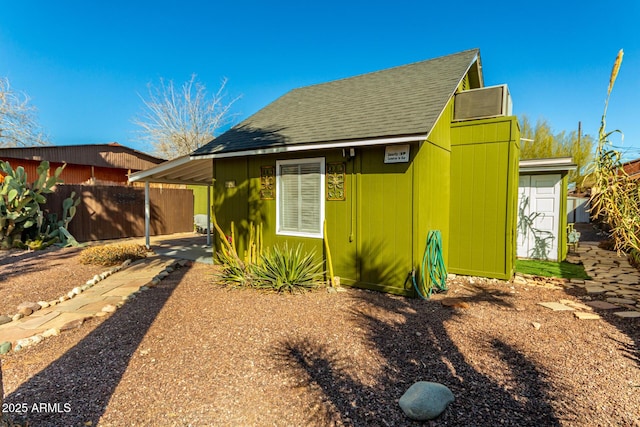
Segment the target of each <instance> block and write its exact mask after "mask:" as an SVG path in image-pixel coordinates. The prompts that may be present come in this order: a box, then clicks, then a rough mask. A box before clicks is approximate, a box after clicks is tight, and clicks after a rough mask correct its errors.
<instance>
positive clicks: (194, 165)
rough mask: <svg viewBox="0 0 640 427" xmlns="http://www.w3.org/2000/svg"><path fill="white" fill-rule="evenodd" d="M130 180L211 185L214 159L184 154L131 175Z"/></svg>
mask: <svg viewBox="0 0 640 427" xmlns="http://www.w3.org/2000/svg"><path fill="white" fill-rule="evenodd" d="M129 182H157V183H165V184H185V185H211V184H212V183H213V160H212V159H198V158H193V157H191V156H188V155H187V156H182V157H178V158H177V159H174V160H169V161H167V162H164V163H161V164H159V165H158V166H155V167H152V168H151V169H147V170H143V171H140V172H135V173H132V174H131V175H129Z"/></svg>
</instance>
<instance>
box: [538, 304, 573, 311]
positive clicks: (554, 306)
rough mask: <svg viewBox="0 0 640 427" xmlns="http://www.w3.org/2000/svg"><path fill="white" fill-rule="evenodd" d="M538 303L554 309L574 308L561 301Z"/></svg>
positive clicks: (567, 309) (568, 309) (571, 309)
mask: <svg viewBox="0 0 640 427" xmlns="http://www.w3.org/2000/svg"><path fill="white" fill-rule="evenodd" d="M538 305H541V306H543V307H546V308H550V309H551V310H553V311H573V310H574V309H573V308H571V307H569V306H568V305H564V304H560V303H559V302H539V303H538Z"/></svg>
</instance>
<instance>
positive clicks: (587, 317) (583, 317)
mask: <svg viewBox="0 0 640 427" xmlns="http://www.w3.org/2000/svg"><path fill="white" fill-rule="evenodd" d="M573 315H574V316H576V317H577V318H578V319H580V320H596V319H599V318H600V316H598V315H597V314H596V313H585V312H584V311H574V312H573Z"/></svg>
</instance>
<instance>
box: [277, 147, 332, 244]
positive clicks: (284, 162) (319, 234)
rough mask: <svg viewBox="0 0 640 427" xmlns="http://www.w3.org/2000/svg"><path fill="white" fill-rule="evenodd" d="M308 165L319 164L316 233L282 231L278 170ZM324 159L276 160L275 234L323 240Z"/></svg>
mask: <svg viewBox="0 0 640 427" xmlns="http://www.w3.org/2000/svg"><path fill="white" fill-rule="evenodd" d="M308 163H320V215H319V216H318V218H319V223H318V230H319V231H318V232H317V233H308V232H303V231H291V230H282V226H281V223H280V220H281V212H280V201H281V199H280V198H281V197H282V196H281V195H282V193H283V192H282V188H281V185H282V182H281V178H280V169H281V167H282V166H283V165H300V164H308ZM324 187H325V158H324V157H314V158H310V159H291V160H276V234H277V235H282V236H297V237H314V238H320V239H321V238H323V237H324V233H323V228H324V227H323V225H324V224H323V223H324V213H325V212H324V199H325V189H324Z"/></svg>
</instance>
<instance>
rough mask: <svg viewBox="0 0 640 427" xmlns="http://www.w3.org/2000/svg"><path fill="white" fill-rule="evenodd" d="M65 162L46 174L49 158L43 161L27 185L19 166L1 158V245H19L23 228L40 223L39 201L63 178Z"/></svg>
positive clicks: (43, 199)
mask: <svg viewBox="0 0 640 427" xmlns="http://www.w3.org/2000/svg"><path fill="white" fill-rule="evenodd" d="M63 169H64V165H63V166H61V167H59V168H57V169H56V170H55V172H54V173H53V175H51V176H48V175H49V162H47V161H43V162H41V163H40V166H38V168H37V177H36V180H35V181H34V182H33V183H32V184H31V185H29V183H28V182H27V174H26V173H25V171H24V168H23V167H22V166H18V167H17V168H16V169H15V170H13V169H12V168H11V165H10V164H9V163H8V162H5V161H2V160H0V172H2V174H3V175H4V178H3V180H2V185H1V186H0V248H1V249H10V248H12V247H22V246H24V243H23V242H22V240H21V239H22V234H23V232H24V231H25V230H27V229H30V228H31V227H34V226H40V225H41V224H42V211H41V209H40V205H41V204H43V203H45V202H46V201H47V200H46V198H45V196H44V194H48V193H51V192H52V191H53V190H52V188H53V187H54V186H55V185H56V184H59V183H61V182H62V180H61V179H60V174H61V173H62V170H63Z"/></svg>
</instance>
